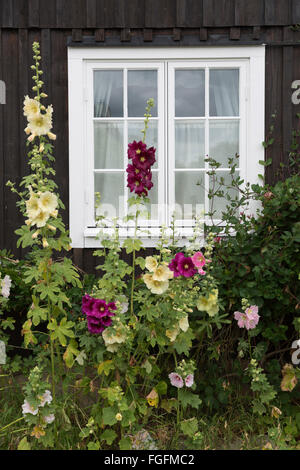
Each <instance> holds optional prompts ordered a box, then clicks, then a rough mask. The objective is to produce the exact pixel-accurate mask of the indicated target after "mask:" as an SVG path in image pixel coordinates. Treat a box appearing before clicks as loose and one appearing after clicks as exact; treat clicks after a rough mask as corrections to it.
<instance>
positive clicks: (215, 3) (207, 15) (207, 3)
mask: <svg viewBox="0 0 300 470" xmlns="http://www.w3.org/2000/svg"><path fill="white" fill-rule="evenodd" d="M234 7H235V5H234V0H203V26H207V27H209V26H210V27H214V26H234V25H235V8H234Z"/></svg>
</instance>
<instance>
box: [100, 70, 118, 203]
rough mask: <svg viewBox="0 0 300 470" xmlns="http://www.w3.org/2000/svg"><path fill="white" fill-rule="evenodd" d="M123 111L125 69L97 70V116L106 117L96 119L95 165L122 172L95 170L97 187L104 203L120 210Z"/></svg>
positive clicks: (101, 168)
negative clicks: (119, 119) (100, 171)
mask: <svg viewBox="0 0 300 470" xmlns="http://www.w3.org/2000/svg"><path fill="white" fill-rule="evenodd" d="M123 115H124V113H123V70H96V71H95V72H94V117H95V118H102V119H101V120H95V121H94V168H95V169H96V170H103V169H105V170H112V169H114V170H117V169H119V170H120V172H114V173H113V172H112V173H99V172H98V173H97V174H95V191H99V192H100V194H101V202H102V203H103V204H105V203H106V204H113V205H114V206H117V207H116V210H118V198H119V196H122V195H123V192H124V185H123V170H124V162H123V154H124V152H123V133H124V123H123V121H118V120H117V118H122V117H123ZM105 118H110V119H105ZM111 118H116V120H112V119H111Z"/></svg>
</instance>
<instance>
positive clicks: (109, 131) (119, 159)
mask: <svg viewBox="0 0 300 470" xmlns="http://www.w3.org/2000/svg"><path fill="white" fill-rule="evenodd" d="M94 146H95V151H94V155H95V169H102V168H104V169H109V168H111V169H114V168H124V152H123V147H124V143H123V122H100V121H95V122H94Z"/></svg>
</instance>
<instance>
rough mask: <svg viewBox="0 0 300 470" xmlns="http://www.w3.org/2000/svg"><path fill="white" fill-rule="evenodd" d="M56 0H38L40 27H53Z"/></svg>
mask: <svg viewBox="0 0 300 470" xmlns="http://www.w3.org/2000/svg"><path fill="white" fill-rule="evenodd" d="M55 26H56V0H51V1H49V0H40V27H41V28H55Z"/></svg>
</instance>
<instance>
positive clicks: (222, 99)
mask: <svg viewBox="0 0 300 470" xmlns="http://www.w3.org/2000/svg"><path fill="white" fill-rule="evenodd" d="M209 101H210V106H209V108H210V116H238V114H239V70H238V69H226V70H225V69H223V70H221V69H220V70H219V69H218V70H213V69H210V83H209Z"/></svg>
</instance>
